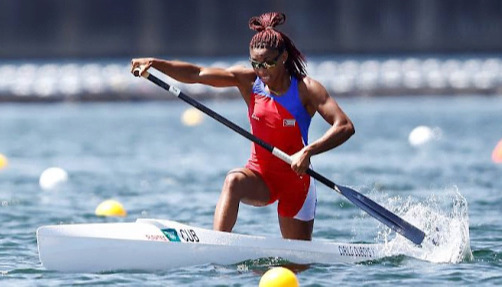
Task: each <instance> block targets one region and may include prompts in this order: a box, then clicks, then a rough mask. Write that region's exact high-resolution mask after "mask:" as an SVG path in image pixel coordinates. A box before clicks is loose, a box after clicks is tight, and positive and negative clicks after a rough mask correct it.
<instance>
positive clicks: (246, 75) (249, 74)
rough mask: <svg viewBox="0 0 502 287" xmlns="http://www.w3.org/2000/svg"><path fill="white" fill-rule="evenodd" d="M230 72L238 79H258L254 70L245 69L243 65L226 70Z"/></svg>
mask: <svg viewBox="0 0 502 287" xmlns="http://www.w3.org/2000/svg"><path fill="white" fill-rule="evenodd" d="M226 70H227V71H228V72H230V73H232V74H234V75H235V76H236V77H239V78H242V79H252V80H254V79H255V78H256V74H255V72H254V71H253V69H251V68H248V67H244V66H242V65H236V66H231V67H228V68H227V69H226Z"/></svg>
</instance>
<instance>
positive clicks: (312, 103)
mask: <svg viewBox="0 0 502 287" xmlns="http://www.w3.org/2000/svg"><path fill="white" fill-rule="evenodd" d="M298 91H299V93H300V98H301V100H302V103H303V106H304V107H305V108H306V109H307V111H308V112H309V114H310V115H311V116H312V115H313V114H314V113H315V111H316V110H318V107H319V105H320V104H322V103H324V102H326V101H327V100H329V98H330V97H329V95H328V92H327V91H326V89H325V88H324V86H323V85H322V84H321V83H319V82H318V81H316V80H314V79H312V78H310V77H304V78H303V79H302V80H300V81H298Z"/></svg>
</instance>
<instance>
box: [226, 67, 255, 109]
mask: <svg viewBox="0 0 502 287" xmlns="http://www.w3.org/2000/svg"><path fill="white" fill-rule="evenodd" d="M226 71H227V72H229V73H232V75H233V76H234V77H235V79H236V80H237V82H238V86H237V87H238V88H239V92H240V94H241V96H242V98H243V99H244V101H245V102H246V103H247V104H249V96H250V95H251V92H252V87H253V83H254V81H255V79H256V73H255V72H254V70H253V69H251V68H247V67H244V66H242V65H240V66H232V67H229V68H227V69H226Z"/></svg>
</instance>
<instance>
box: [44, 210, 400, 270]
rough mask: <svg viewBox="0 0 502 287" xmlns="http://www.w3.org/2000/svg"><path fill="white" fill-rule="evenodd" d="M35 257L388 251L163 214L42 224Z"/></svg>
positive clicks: (102, 264)
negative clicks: (230, 229) (195, 223)
mask: <svg viewBox="0 0 502 287" xmlns="http://www.w3.org/2000/svg"><path fill="white" fill-rule="evenodd" d="M37 242H38V250H39V256H40V261H41V262H42V264H43V266H44V267H45V268H47V269H49V270H57V271H65V272H102V271H116V270H144V271H155V270H168V269H172V268H180V267H188V266H195V265H201V264H211V263H213V264H220V265H229V264H237V263H240V262H243V261H246V260H253V259H259V258H269V257H277V258H282V259H284V260H287V261H289V262H292V263H298V264H309V263H322V264H333V263H355V262H362V261H368V260H376V259H380V258H383V257H386V256H390V255H392V254H388V253H389V252H388V250H387V249H386V245H385V244H351V243H335V242H329V241H320V240H319V241H318V240H314V241H300V240H287V239H282V238H269V237H263V236H253V235H242V234H236V233H227V232H218V231H213V230H209V229H204V228H198V227H192V226H189V225H185V224H181V223H178V222H174V221H168V220H157V219H138V220H137V221H136V222H131V223H96V224H69V225H50V226H43V227H40V228H39V229H38V230H37Z"/></svg>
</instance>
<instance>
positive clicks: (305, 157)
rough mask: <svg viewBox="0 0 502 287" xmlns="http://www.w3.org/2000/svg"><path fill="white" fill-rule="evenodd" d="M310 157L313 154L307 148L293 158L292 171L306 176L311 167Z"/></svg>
mask: <svg viewBox="0 0 502 287" xmlns="http://www.w3.org/2000/svg"><path fill="white" fill-rule="evenodd" d="M310 157H311V154H310V151H309V150H308V149H307V147H304V148H302V149H301V150H300V151H299V152H297V153H295V154H294V155H292V156H291V160H292V161H291V169H292V170H293V171H294V172H296V173H297V174H298V175H302V174H304V173H305V172H306V171H307V169H308V168H309V167H310Z"/></svg>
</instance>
